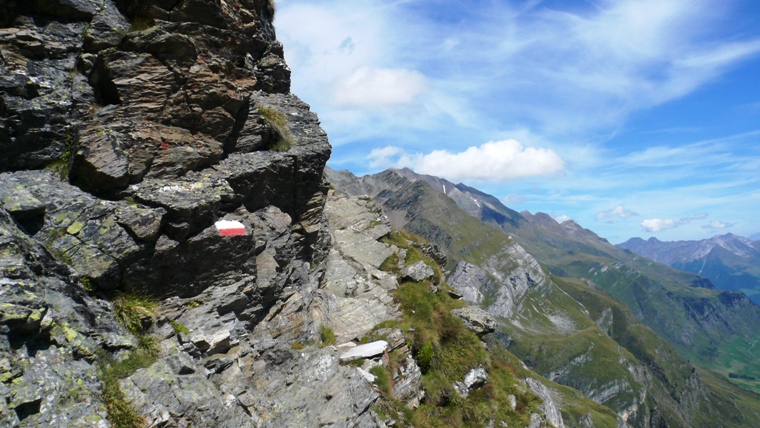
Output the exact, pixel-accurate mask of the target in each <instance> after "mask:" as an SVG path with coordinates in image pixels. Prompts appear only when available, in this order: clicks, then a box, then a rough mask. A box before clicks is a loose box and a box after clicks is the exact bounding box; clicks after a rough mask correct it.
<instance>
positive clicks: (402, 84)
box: [332, 66, 429, 109]
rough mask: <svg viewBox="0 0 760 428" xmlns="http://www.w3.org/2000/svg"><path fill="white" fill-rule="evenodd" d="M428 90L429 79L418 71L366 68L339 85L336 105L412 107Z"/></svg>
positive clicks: (337, 85) (334, 97)
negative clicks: (408, 105) (410, 105)
mask: <svg viewBox="0 0 760 428" xmlns="http://www.w3.org/2000/svg"><path fill="white" fill-rule="evenodd" d="M428 87H429V84H428V80H427V78H425V76H423V75H422V74H421V73H419V72H417V71H414V70H405V69H383V68H373V67H369V66H362V67H359V68H357V69H356V70H354V72H353V73H351V74H350V75H349V76H346V77H344V78H341V79H340V80H339V81H338V82H337V83H336V84H335V87H334V88H333V93H332V102H333V104H334V105H336V106H338V107H342V108H360V109H365V108H369V109H376V108H382V107H389V106H395V105H403V104H411V103H414V102H416V99H417V97H418V96H419V95H421V94H423V93H425V92H427V90H428Z"/></svg>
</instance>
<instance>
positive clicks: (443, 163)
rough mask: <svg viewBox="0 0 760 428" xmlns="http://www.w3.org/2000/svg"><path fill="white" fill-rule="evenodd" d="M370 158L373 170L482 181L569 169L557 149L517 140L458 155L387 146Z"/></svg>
mask: <svg viewBox="0 0 760 428" xmlns="http://www.w3.org/2000/svg"><path fill="white" fill-rule="evenodd" d="M368 159H369V160H370V164H371V165H372V166H373V167H387V166H393V167H397V168H403V167H410V168H412V169H414V170H415V171H416V172H418V173H420V174H430V175H435V176H438V177H443V178H447V179H449V180H463V181H478V182H503V181H510V180H517V179H520V178H526V177H535V176H551V175H555V174H557V173H559V172H561V171H562V170H563V169H564V168H565V162H564V161H563V160H562V158H560V157H559V155H557V153H555V152H554V151H553V150H549V149H543V148H534V147H525V146H523V145H522V144H521V143H520V142H519V141H517V140H504V141H490V142H488V143H485V144H483V145H481V146H479V147H475V146H471V147H468V148H467V150H465V151H463V152H457V153H452V152H449V151H447V150H434V151H432V152H430V153H428V154H425V155H423V154H414V155H410V154H408V153H406V152H405V151H404V150H402V149H400V148H398V147H394V146H387V147H383V148H380V149H374V150H372V152H371V153H370V154H369V156H368Z"/></svg>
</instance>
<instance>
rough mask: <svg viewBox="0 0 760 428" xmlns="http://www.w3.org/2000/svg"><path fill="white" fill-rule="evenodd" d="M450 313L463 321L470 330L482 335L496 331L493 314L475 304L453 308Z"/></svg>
mask: <svg viewBox="0 0 760 428" xmlns="http://www.w3.org/2000/svg"><path fill="white" fill-rule="evenodd" d="M451 313H452V315H454V316H456V317H457V318H459V319H461V320H462V321H464V325H465V327H467V329H468V330H470V331H471V332H473V333H475V334H477V335H479V336H482V335H484V334H488V333H493V332H494V331H496V327H497V326H498V322H497V321H496V318H494V317H493V315H491V314H489V313H488V312H486V311H484V310H483V309H481V308H479V307H477V306H467V307H464V308H460V309H453V310H452V311H451Z"/></svg>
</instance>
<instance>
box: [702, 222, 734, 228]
mask: <svg viewBox="0 0 760 428" xmlns="http://www.w3.org/2000/svg"><path fill="white" fill-rule="evenodd" d="M735 225H736V223H730V222H722V221H718V220H715V221H711V222H710V223H708V224H706V225H704V226H702V228H703V229H711V230H721V229H728V228H731V227H734V226H735Z"/></svg>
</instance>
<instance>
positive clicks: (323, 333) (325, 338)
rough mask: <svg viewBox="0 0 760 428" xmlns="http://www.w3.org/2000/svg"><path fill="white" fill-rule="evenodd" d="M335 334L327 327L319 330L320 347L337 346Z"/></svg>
mask: <svg viewBox="0 0 760 428" xmlns="http://www.w3.org/2000/svg"><path fill="white" fill-rule="evenodd" d="M336 342H337V341H336V339H335V332H334V331H333V330H332V329H331V328H330V327H327V326H325V325H323V326H321V327H320V328H319V347H320V348H321V347H324V346H331V345H335V343H336Z"/></svg>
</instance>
